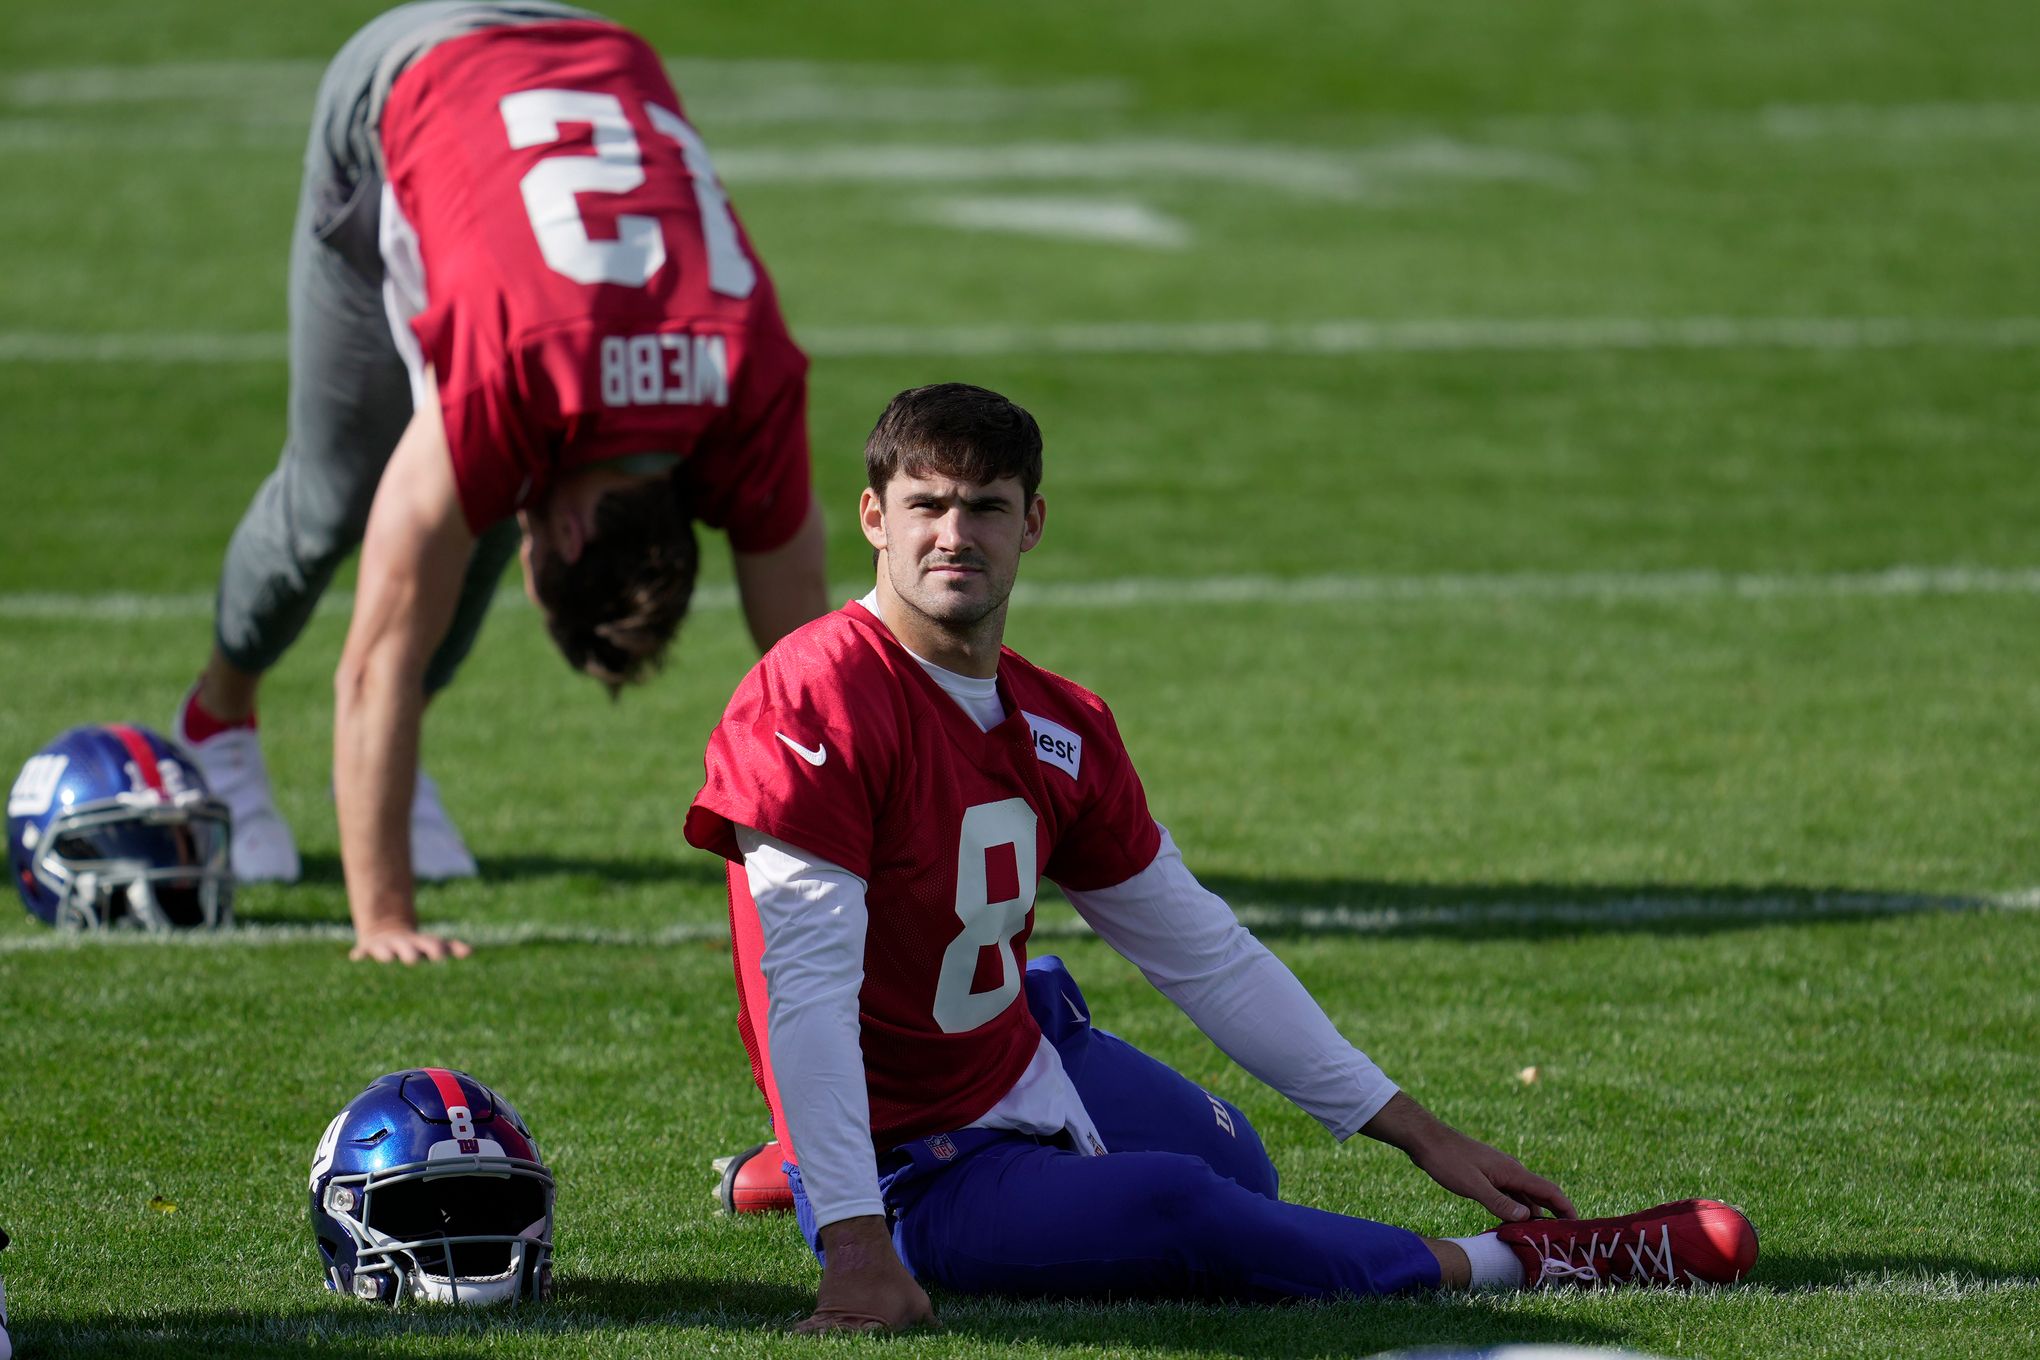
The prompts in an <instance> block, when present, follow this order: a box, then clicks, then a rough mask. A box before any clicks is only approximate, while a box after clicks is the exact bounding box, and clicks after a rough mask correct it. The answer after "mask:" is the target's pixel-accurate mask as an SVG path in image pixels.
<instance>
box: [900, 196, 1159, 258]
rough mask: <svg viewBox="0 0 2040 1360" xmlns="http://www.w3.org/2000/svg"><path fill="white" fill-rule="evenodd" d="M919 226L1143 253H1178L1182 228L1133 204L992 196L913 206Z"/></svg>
mask: <svg viewBox="0 0 2040 1360" xmlns="http://www.w3.org/2000/svg"><path fill="white" fill-rule="evenodd" d="M914 213H915V215H916V216H917V217H919V218H921V219H922V220H924V221H928V222H933V223H935V224H936V225H938V226H944V227H950V228H953V229H955V230H958V231H976V232H1001V233H1007V234H1012V235H1019V236H1046V237H1051V238H1055V239H1059V240H1066V241H1100V242H1104V243H1105V244H1108V245H1123V246H1137V247H1141V248H1143V249H1147V250H1181V249H1182V248H1183V247H1185V246H1187V245H1189V244H1190V239H1191V234H1190V228H1189V226H1188V224H1186V223H1185V222H1184V221H1183V220H1182V219H1181V218H1177V217H1172V216H1170V215H1169V214H1167V213H1164V212H1160V211H1158V210H1156V209H1154V208H1151V207H1149V206H1148V205H1147V204H1145V203H1142V202H1140V201H1139V200H1138V199H1130V198H1071V197H1063V196H1047V195H1019V194H998V195H983V196H969V195H964V196H957V197H950V198H934V199H929V200H927V201H926V202H923V203H921V204H918V205H916V207H915V209H914Z"/></svg>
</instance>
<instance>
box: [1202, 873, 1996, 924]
mask: <svg viewBox="0 0 2040 1360" xmlns="http://www.w3.org/2000/svg"><path fill="white" fill-rule="evenodd" d="M1203 881H1204V884H1205V886H1206V887H1208V888H1210V889H1211V890H1212V891H1213V892H1215V893H1217V894H1218V895H1219V896H1220V897H1223V898H1224V899H1225V900H1226V901H1227V902H1229V903H1231V904H1232V906H1233V908H1234V910H1236V911H1238V912H1239V913H1240V914H1241V916H1242V917H1243V918H1245V919H1246V921H1247V923H1248V924H1249V925H1250V926H1251V927H1252V928H1253V930H1254V933H1255V934H1257V935H1262V936H1266V937H1279V936H1283V935H1400V936H1413V935H1445V936H1460V937H1467V938H1483V939H1491V938H1515V937H1522V938H1535V937H1543V936H1558V935H1577V934H1582V933H1599V932H1607V931H1634V932H1640V933H1649V934H1658V935H1704V934H1712V933H1715V932H1719V931H1727V930H1749V929H1752V928H1756V927H1761V926H1768V925H1781V924H1796V923H1804V922H1808V921H1863V920H1876V919H1881V918H1884V917H1890V916H1909V915H1917V914H1921V913H1930V912H1960V911H1981V910H1987V909H1989V908H1990V907H1991V905H1992V900H1991V899H1990V898H1988V897H1983V896H1954V895H1943V894H1933V893H1905V892H1877V891H1869V890H1865V889H1858V888H1841V887H1809V886H1804V885H1798V884H1758V885H1749V886H1743V885H1729V886H1723V885H1719V884H1710V885H1699V884H1677V883H1635V884H1592V885H1587V884H1566V883H1514V884H1493V883H1385V882H1380V881H1376V880H1370V879H1352V878H1280V877H1268V878H1257V877H1249V876H1245V875H1231V874H1214V875H1210V876H1208V877H1204V879H1203Z"/></svg>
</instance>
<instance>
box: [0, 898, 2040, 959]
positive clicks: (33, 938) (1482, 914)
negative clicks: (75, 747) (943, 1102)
mask: <svg viewBox="0 0 2040 1360" xmlns="http://www.w3.org/2000/svg"><path fill="white" fill-rule="evenodd" d="M1234 910H1235V913H1236V914H1237V915H1238V916H1239V919H1240V920H1241V921H1242V922H1243V923H1244V924H1246V925H1247V926H1248V927H1249V928H1255V927H1258V928H1261V929H1279V928H1285V927H1286V928H1290V929H1298V928H1300V929H1303V930H1307V931H1310V932H1313V933H1315V934H1324V935H1385V934H1392V933H1395V932H1397V931H1403V930H1411V929H1422V928H1426V927H1446V928H1456V927H1462V926H1476V927H1477V926H1539V925H1564V926H1573V925H1578V926H1594V925H1635V924H1648V923H1650V922H1653V921H1686V920H1705V921H1716V922H1720V921H1733V922H1762V921H1772V922H1788V921H1811V920H1821V919H1825V918H1830V917H1835V916H1911V915H1919V914H1923V913H1935V912H1938V913H1960V912H1990V911H2004V912H2029V911H2040V888H2027V889H2024V890H2021V891H2018V892H2008V893H1986V894H1979V895H1975V896H1946V895H1935V894H1928V893H1873V892H1832V893H1818V894H1814V895H1812V896H1810V897H1809V896H1807V895H1805V894H1798V893H1777V894H1773V895H1760V896H1754V897H1727V896H1722V897H1715V896H1709V895H1708V894H1706V893H1697V892H1695V893H1672V894H1665V895H1662V896H1656V895H1651V894H1647V893H1639V894H1636V895H1635V896H1632V897H1625V898H1621V899H1619V900H1615V901H1608V902H1581V903H1563V902H1548V901H1538V900H1526V901H1523V902H1487V901H1482V902H1468V903H1463V904H1459V905H1454V904H1452V903H1439V904H1437V905H1435V906H1425V907H1368V906H1354V907H1345V906H1331V907H1325V906H1307V907H1305V906H1299V907H1282V906H1270V905H1264V904H1257V903H1251V902H1250V903H1246V904H1244V905H1236V906H1235V908H1234ZM427 924H428V925H430V926H431V928H432V929H434V930H444V931H445V932H446V933H447V934H449V935H453V936H457V937H459V938H460V939H463V940H466V941H468V942H469V943H470V944H477V945H484V946H489V947H497V946H502V947H508V946H512V945H521V944H570V945H588V946H592V947H598V948H612V949H665V948H670V947H673V946H675V945H691V944H699V943H701V942H703V941H727V940H728V939H729V934H730V932H729V926H728V925H727V924H726V923H723V922H700V923H682V924H676V925H671V926H666V927H663V928H661V929H658V930H629V929H622V928H617V927H609V926H572V925H538V924H512V925H492V924H475V925H461V924H460V923H458V922H428V923H427ZM1091 933H1092V931H1091V928H1090V926H1088V925H1086V924H1085V923H1084V922H1083V921H1081V920H1078V919H1074V918H1069V917H1062V918H1052V919H1049V920H1046V921H1042V922H1039V923H1038V924H1037V925H1036V926H1035V928H1034V938H1035V939H1052V940H1068V939H1083V938H1086V937H1088V936H1090V935H1091ZM353 939H354V931H353V929H352V928H351V927H349V926H346V925H342V924H340V923H339V922H337V921H336V922H331V923H306V924H299V923H291V924H282V923H270V922H262V923H254V924H242V925H236V926H233V927H231V928H229V929H227V930H218V931H208V930H191V931H180V932H177V933H174V934H170V935H161V936H158V935H148V934H145V933H143V932H141V931H135V930H116V931H105V932H100V933H79V932H71V931H55V930H37V931H30V932H24V933H19V934H14V933H10V934H5V935H0V955H6V954H35V953H48V952H50V951H52V950H62V949H94V948H102V947H103V948H121V947H128V946H143V947H168V948H178V949H225V948H271V947H275V946H280V945H294V944H323V945H334V944H349V943H352V941H353Z"/></svg>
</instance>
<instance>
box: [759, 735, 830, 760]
mask: <svg viewBox="0 0 2040 1360" xmlns="http://www.w3.org/2000/svg"><path fill="white" fill-rule="evenodd" d="M772 735H773V736H775V737H777V738H779V739H780V740H781V741H783V742H785V743H786V744H787V745H788V746H791V747H792V748H793V753H794V754H795V755H797V756H799V757H800V758H801V759H802V760H805V761H806V762H807V763H808V764H810V765H820V764H821V763H822V762H823V761H825V760H827V759H828V758H829V748H828V747H826V746H824V745H823V744H822V743H820V742H816V743H815V749H814V750H812V751H810V750H808V748H807V747H805V746H803V745H801V744H800V743H799V742H797V741H795V740H794V739H793V738H792V737H789V736H787V735H786V733H784V732H779V731H775V732H773V734H772Z"/></svg>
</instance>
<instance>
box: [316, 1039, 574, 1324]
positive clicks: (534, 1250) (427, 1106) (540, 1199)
mask: <svg viewBox="0 0 2040 1360" xmlns="http://www.w3.org/2000/svg"><path fill="white" fill-rule="evenodd" d="M552 1229H553V1178H552V1175H551V1173H550V1172H548V1171H547V1170H546V1169H545V1161H544V1159H543V1158H541V1157H540V1156H539V1153H538V1144H537V1143H536V1142H535V1141H533V1139H532V1137H531V1131H530V1130H529V1129H527V1128H525V1126H524V1121H523V1120H522V1119H521V1118H519V1117H518V1114H517V1111H516V1110H514V1109H512V1108H511V1106H510V1102H509V1101H507V1100H505V1099H503V1097H501V1096H499V1095H497V1094H496V1093H495V1092H494V1091H491V1090H490V1089H489V1088H488V1087H486V1086H484V1085H482V1084H481V1083H480V1082H478V1081H476V1080H475V1079H474V1078H473V1077H471V1076H469V1075H468V1074H467V1073H465V1072H452V1071H448V1070H447V1069H446V1068H443V1067H414V1068H411V1069H410V1070H409V1071H405V1072H391V1073H389V1074H388V1075H387V1076H381V1077H377V1078H376V1079H375V1080H374V1081H372V1082H370V1083H369V1086H368V1089H367V1090H365V1091H363V1092H362V1093H361V1094H360V1095H358V1096H356V1097H355V1098H354V1099H353V1100H351V1101H349V1102H348V1103H347V1108H346V1109H344V1110H342V1111H340V1113H339V1114H337V1115H335V1116H334V1117H333V1122H332V1123H330V1124H328V1125H327V1126H326V1133H325V1136H324V1137H322V1138H321V1139H319V1148H318V1151H317V1152H316V1153H314V1154H313V1156H312V1233H313V1235H314V1237H316V1238H317V1240H318V1245H319V1256H320V1258H321V1260H322V1262H323V1264H324V1265H325V1269H326V1287H327V1288H328V1289H332V1290H336V1291H338V1292H340V1293H343V1294H353V1295H355V1296H356V1297H357V1298H363V1299H368V1300H370V1301H371V1302H375V1303H386V1304H396V1303H399V1302H401V1301H402V1300H404V1299H407V1298H418V1299H427V1300H430V1301H433V1302H437V1303H463V1304H489V1303H515V1302H518V1301H520V1300H523V1299H546V1298H550V1297H551V1296H552Z"/></svg>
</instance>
